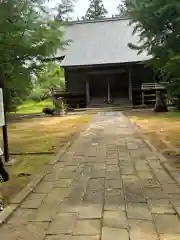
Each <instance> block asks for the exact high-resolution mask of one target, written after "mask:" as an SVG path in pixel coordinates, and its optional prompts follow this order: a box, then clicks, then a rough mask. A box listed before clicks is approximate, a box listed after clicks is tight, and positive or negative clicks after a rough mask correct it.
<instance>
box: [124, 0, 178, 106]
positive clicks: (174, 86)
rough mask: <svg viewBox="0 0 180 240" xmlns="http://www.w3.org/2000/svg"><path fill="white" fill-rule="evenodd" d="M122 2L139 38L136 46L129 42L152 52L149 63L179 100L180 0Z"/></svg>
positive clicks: (134, 47) (139, 50) (136, 48)
mask: <svg viewBox="0 0 180 240" xmlns="http://www.w3.org/2000/svg"><path fill="white" fill-rule="evenodd" d="M126 6H127V8H128V13H129V15H130V16H131V17H132V19H133V21H132V24H134V32H136V33H137V34H139V36H140V40H141V42H140V45H139V46H134V45H133V44H132V43H131V44H130V45H129V46H130V47H131V48H133V49H135V50H138V52H142V51H144V50H146V51H147V52H148V54H149V55H150V56H152V59H151V61H150V62H149V63H150V65H151V66H152V67H153V68H154V69H155V70H156V71H157V72H158V73H159V74H161V77H162V78H163V79H164V80H165V81H168V82H169V84H168V86H167V87H168V89H171V91H170V92H171V94H172V95H173V96H175V97H176V98H178V99H179V100H180V68H179V66H180V25H179V16H180V1H179V0H173V1H172V0H167V1H157V0H136V1H129V0H126ZM178 102H180V101H178Z"/></svg>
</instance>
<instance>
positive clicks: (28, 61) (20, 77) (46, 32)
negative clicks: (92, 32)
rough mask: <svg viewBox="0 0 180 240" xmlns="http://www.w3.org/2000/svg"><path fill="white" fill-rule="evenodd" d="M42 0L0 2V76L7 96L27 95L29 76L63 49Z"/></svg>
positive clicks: (56, 23)
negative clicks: (58, 50)
mask: <svg viewBox="0 0 180 240" xmlns="http://www.w3.org/2000/svg"><path fill="white" fill-rule="evenodd" d="M45 6H46V5H45V1H43V0H21V1H19V0H9V1H7V0H2V1H0V25H1V31H0V76H1V81H2V79H3V81H4V83H5V95H6V96H9V98H8V97H7V99H6V103H7V105H9V103H10V102H11V98H10V96H12V95H13V93H14V92H16V93H17V95H19V96H22V97H23V95H26V96H27V91H28V89H31V87H32V81H31V75H32V73H33V71H36V69H37V66H40V65H41V63H42V62H43V61H44V60H45V58H46V57H48V56H53V55H54V54H55V53H56V51H57V49H58V48H60V47H63V46H64V44H65V42H64V41H63V38H62V36H63V31H62V29H61V28H60V22H59V21H56V20H53V19H52V17H51V18H50V15H49V12H48V11H47V8H46V7H45Z"/></svg>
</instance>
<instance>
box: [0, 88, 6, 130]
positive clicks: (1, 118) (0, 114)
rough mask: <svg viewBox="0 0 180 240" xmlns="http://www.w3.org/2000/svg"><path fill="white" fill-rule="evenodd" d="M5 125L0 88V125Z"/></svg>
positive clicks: (0, 90)
mask: <svg viewBox="0 0 180 240" xmlns="http://www.w3.org/2000/svg"><path fill="white" fill-rule="evenodd" d="M4 125H5V117H4V101H3V90H2V88H0V127H2V126H4Z"/></svg>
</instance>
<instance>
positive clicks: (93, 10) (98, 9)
mask: <svg viewBox="0 0 180 240" xmlns="http://www.w3.org/2000/svg"><path fill="white" fill-rule="evenodd" d="M107 13H108V11H107V10H106V9H105V7H104V4H103V3H102V0H90V3H89V7H88V10H87V12H86V14H85V16H84V17H83V19H89V20H92V19H102V18H105V17H106V15H107Z"/></svg>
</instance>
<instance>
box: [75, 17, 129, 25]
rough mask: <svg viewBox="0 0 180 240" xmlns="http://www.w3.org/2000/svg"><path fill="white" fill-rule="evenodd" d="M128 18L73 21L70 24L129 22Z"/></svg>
mask: <svg viewBox="0 0 180 240" xmlns="http://www.w3.org/2000/svg"><path fill="white" fill-rule="evenodd" d="M130 19H131V18H130V17H113V18H112V17H111V18H103V19H92V20H89V19H88V20H75V21H72V22H71V23H75V24H85V23H98V22H111V21H121V20H122V21H123V20H130Z"/></svg>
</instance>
